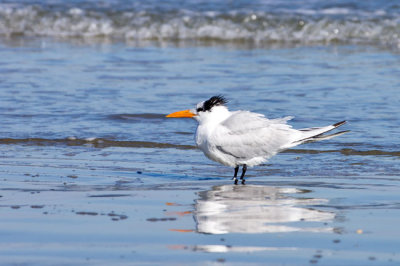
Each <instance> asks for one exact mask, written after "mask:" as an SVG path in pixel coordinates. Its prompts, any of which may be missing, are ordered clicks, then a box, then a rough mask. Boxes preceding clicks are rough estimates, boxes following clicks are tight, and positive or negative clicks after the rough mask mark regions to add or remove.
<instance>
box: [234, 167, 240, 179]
mask: <svg viewBox="0 0 400 266" xmlns="http://www.w3.org/2000/svg"><path fill="white" fill-rule="evenodd" d="M238 171H239V166H236V167H235V174H234V175H233V177H237V173H238Z"/></svg>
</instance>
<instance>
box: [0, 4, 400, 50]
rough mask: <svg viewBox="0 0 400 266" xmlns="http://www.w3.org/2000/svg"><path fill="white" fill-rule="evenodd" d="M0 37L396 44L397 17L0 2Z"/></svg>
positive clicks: (340, 11) (399, 33)
mask: <svg viewBox="0 0 400 266" xmlns="http://www.w3.org/2000/svg"><path fill="white" fill-rule="evenodd" d="M0 36H3V37H8V38H11V37H15V36H30V37H31V36H34V37H37V36H39V37H42V36H44V37H55V38H85V39H91V38H100V39H107V41H110V40H111V41H113V40H118V41H121V40H122V41H126V42H129V41H147V40H153V41H186V40H195V41H196V40H199V41H221V42H251V43H255V44H268V43H289V44H290V43H298V44H304V45H309V44H332V43H339V44H342V43H343V44H351V43H358V44H377V45H386V46H394V47H397V48H400V16H398V15H397V16H396V15H393V14H391V15H388V14H387V12H385V11H383V10H377V11H375V12H373V13H368V14H365V12H364V13H362V12H359V13H354V12H351V10H349V9H344V8H328V9H322V10H317V11H316V10H307V9H304V10H302V9H299V10H296V11H295V12H291V13H288V12H286V13H285V11H284V10H283V11H282V10H281V11H280V12H266V11H259V12H251V11H227V12H216V11H202V12H200V11H190V10H169V11H165V12H159V11H158V12H157V11H155V10H148V11H146V10H137V11H135V10H128V11H127V10H90V9H82V8H77V7H71V8H66V9H65V10H60V9H54V10H53V9H51V8H44V7H41V6H34V5H31V6H19V5H6V4H3V5H0Z"/></svg>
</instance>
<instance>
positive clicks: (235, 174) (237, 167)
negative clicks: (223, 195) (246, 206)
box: [232, 166, 239, 185]
mask: <svg viewBox="0 0 400 266" xmlns="http://www.w3.org/2000/svg"><path fill="white" fill-rule="evenodd" d="M238 171H239V166H236V167H235V173H234V174H233V177H232V179H233V180H235V185H237V183H238V179H237V173H238Z"/></svg>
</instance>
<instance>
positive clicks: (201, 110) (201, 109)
mask: <svg viewBox="0 0 400 266" xmlns="http://www.w3.org/2000/svg"><path fill="white" fill-rule="evenodd" d="M196 111H197V112H203V111H204V109H203V108H201V107H199V108H197V110H196Z"/></svg>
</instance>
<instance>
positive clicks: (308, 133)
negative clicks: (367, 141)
mask: <svg viewBox="0 0 400 266" xmlns="http://www.w3.org/2000/svg"><path fill="white" fill-rule="evenodd" d="M344 124H346V121H341V122H338V123H336V124H333V125H330V126H326V127H310V128H303V129H299V131H300V132H301V133H302V136H301V138H300V139H299V140H296V141H294V142H293V143H292V144H293V146H296V145H299V144H302V143H308V142H314V141H320V140H325V139H331V138H333V137H337V136H340V135H343V134H344V133H347V132H349V131H350V130H345V131H340V132H337V133H334V134H329V135H325V134H324V133H326V132H329V131H331V130H333V129H335V128H338V127H340V126H341V125H344Z"/></svg>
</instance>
